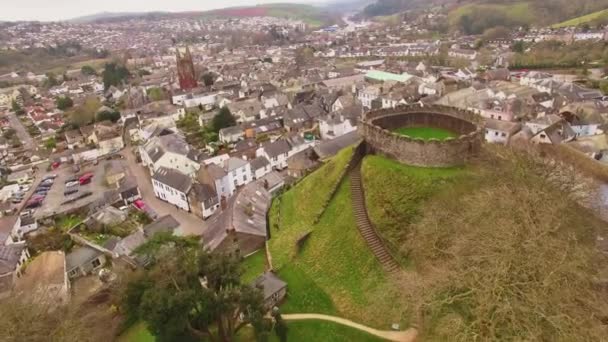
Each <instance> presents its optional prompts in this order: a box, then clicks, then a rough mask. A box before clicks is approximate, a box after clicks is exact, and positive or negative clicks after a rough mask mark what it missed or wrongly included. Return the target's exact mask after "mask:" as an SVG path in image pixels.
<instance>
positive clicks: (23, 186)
mask: <svg viewBox="0 0 608 342" xmlns="http://www.w3.org/2000/svg"><path fill="white" fill-rule="evenodd" d="M31 188H32V187H31V186H29V185H21V186H20V187H19V189H20V190H21V191H23V192H28V191H30V189H31Z"/></svg>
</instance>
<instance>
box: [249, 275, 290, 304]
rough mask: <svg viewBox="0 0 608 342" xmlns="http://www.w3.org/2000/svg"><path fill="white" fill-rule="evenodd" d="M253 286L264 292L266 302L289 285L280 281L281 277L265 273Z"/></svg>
mask: <svg viewBox="0 0 608 342" xmlns="http://www.w3.org/2000/svg"><path fill="white" fill-rule="evenodd" d="M252 285H253V286H255V287H256V288H258V289H260V290H262V292H263V294H264V299H265V300H266V299H268V298H270V297H272V295H274V294H275V293H277V292H279V291H281V290H282V289H284V288H286V287H287V283H286V282H284V281H283V280H281V279H279V277H277V276H276V275H275V274H274V273H272V272H265V273H264V274H262V275H261V276H259V277H257V278H256V279H255V280H254V281H253V283H252Z"/></svg>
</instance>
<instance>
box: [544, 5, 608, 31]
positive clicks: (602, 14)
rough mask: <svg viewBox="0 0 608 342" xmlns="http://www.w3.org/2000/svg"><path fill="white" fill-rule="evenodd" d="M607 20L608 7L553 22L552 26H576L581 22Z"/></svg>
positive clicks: (588, 22)
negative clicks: (556, 22) (559, 21)
mask: <svg viewBox="0 0 608 342" xmlns="http://www.w3.org/2000/svg"><path fill="white" fill-rule="evenodd" d="M607 21H608V9H605V10H601V11H597V12H593V13H590V14H587V15H583V16H580V17H576V18H573V19H570V20H566V21H563V22H561V23H558V24H555V25H553V26H552V27H553V28H560V27H570V26H578V25H582V24H592V23H605V22H607Z"/></svg>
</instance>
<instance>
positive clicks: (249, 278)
mask: <svg viewBox="0 0 608 342" xmlns="http://www.w3.org/2000/svg"><path fill="white" fill-rule="evenodd" d="M242 265H243V271H244V273H243V275H242V276H241V280H242V282H243V283H245V284H250V283H251V282H253V281H254V280H255V278H257V277H258V276H259V275H261V274H262V273H264V271H266V253H264V250H263V249H261V250H259V251H257V252H255V253H253V254H252V255H250V256H248V257H247V258H245V260H243V263H242Z"/></svg>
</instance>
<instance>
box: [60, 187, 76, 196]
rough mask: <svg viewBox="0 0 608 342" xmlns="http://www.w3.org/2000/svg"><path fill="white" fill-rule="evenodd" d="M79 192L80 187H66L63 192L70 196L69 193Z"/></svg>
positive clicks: (64, 194)
mask: <svg viewBox="0 0 608 342" xmlns="http://www.w3.org/2000/svg"><path fill="white" fill-rule="evenodd" d="M77 192H78V188H70V189H66V190H65V191H64V192H63V196H69V195H71V194H75V193H77Z"/></svg>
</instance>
